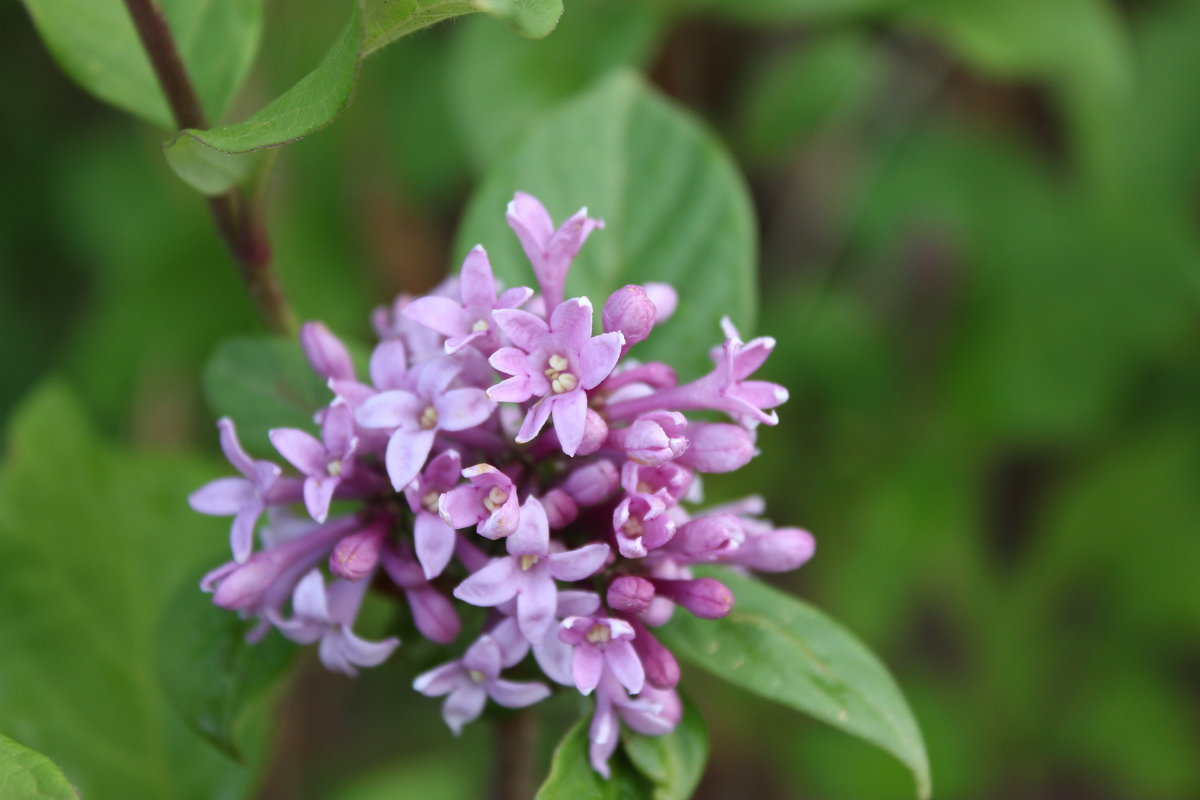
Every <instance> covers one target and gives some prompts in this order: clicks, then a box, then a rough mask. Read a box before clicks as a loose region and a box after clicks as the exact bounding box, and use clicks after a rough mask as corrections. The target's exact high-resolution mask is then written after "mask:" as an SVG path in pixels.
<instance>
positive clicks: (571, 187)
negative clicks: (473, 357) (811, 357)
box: [457, 72, 756, 377]
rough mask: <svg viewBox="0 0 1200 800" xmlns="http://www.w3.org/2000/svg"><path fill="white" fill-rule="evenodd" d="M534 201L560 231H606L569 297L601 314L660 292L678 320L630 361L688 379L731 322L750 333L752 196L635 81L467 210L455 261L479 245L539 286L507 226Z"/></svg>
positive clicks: (685, 123) (590, 103)
mask: <svg viewBox="0 0 1200 800" xmlns="http://www.w3.org/2000/svg"><path fill="white" fill-rule="evenodd" d="M515 190H521V191H526V192H529V193H531V194H533V195H535V196H537V197H538V198H539V199H540V200H541V201H542V202H543V203H545V205H546V208H547V209H548V210H549V211H550V213H551V215H552V216H553V217H554V218H555V220H556V221H561V220H563V219H564V218H565V217H566V216H567V215H570V214H572V213H574V212H575V211H577V210H578V209H579V208H580V207H581V206H587V208H588V210H589V213H590V214H591V215H592V216H594V217H600V218H602V219H604V221H605V224H606V227H605V229H604V230H601V231H597V232H595V233H593V234H592V236H591V238H590V239H588V242H587V244H586V245H585V246H584V248H583V250H582V252H581V253H580V255H579V257H578V258H577V259H576V261H575V265H574V267H572V269H571V273H570V276H569V279H568V281H567V296H568V297H572V296H578V295H587V296H589V297H590V298H591V299H592V301H593V303H595V304H596V306H597V307H599V306H601V305H603V303H604V300H605V298H607V296H608V295H609V293H611V292H612V291H614V290H616V289H618V288H620V287H621V286H623V285H625V284H628V283H642V282H645V281H665V282H668V283H671V284H673V285H674V286H675V288H676V289H677V290H678V291H679V297H680V302H679V309H678V311H677V312H676V314H675V316H674V317H673V318H672V319H671V320H670V321H669V322H668V323H667V325H666V326H665V327H664V329H663V330H661V331H655V332H654V333H653V334H652V335H651V336H650V338H649V339H648V340H647V341H646V342H645V343H643V344H639V345H638V346H637V347H635V348H634V350H633V353H634V355H636V356H637V357H638V358H641V359H652V358H658V359H666V360H669V361H670V362H671V363H672V364H675V365H677V366H678V367H679V368H680V374H681V377H691V376H692V375H698V374H700V373H702V372H704V371H706V370H707V369H708V368H710V366H711V365H710V363H709V361H708V358H707V352H708V346H709V345H711V344H716V343H717V342H718V340H719V339H720V338H721V336H720V329H719V328H718V322H719V320H720V318H721V316H722V315H723V314H728V315H729V316H731V317H732V318H733V320H734V321H735V322H736V323H737V324H738V325H739V326H741V328H742V331H743V333H744V334H746V333H749V331H750V330H751V329H752V327H753V323H754V312H755V249H756V248H755V234H754V223H753V215H752V212H751V207H750V199H749V197H748V193H747V191H746V187H745V185H744V183H743V182H742V179H741V177H740V176H739V175H738V173H737V170H736V169H735V168H734V166H733V164H732V163H731V162H730V160H729V158H728V156H727V155H726V154H725V152H724V151H723V150H722V148H721V146H720V145H719V144H718V143H717V142H716V141H715V140H714V139H713V137H712V136H711V135H710V134H709V133H708V132H707V131H705V130H704V129H703V128H702V127H700V125H698V124H697V123H696V121H695V120H694V119H693V118H692V117H691V116H690V115H688V114H687V113H686V112H684V111H682V110H680V109H679V108H677V107H676V106H674V105H673V104H672V103H670V102H669V101H667V100H665V99H664V98H662V97H661V96H660V95H659V94H658V93H657V92H655V91H654V90H652V89H651V88H650V87H649V86H647V85H646V84H645V83H644V82H643V81H642V80H641V79H640V78H638V77H636V76H634V75H632V74H628V73H624V72H622V73H618V74H616V75H613V76H611V77H610V78H608V79H606V80H605V81H604V82H603V83H601V84H599V85H598V86H597V87H596V88H594V89H592V90H591V91H589V92H588V93H587V94H585V95H583V96H581V97H579V98H577V99H574V100H572V101H570V102H569V103H567V104H566V105H564V106H561V107H559V108H557V109H555V110H554V111H552V112H551V113H549V114H547V115H546V116H545V117H543V118H542V119H541V121H540V122H539V123H538V124H537V125H535V126H534V127H533V128H532V130H530V132H529V135H528V136H527V137H526V138H525V139H524V141H522V143H521V144H520V146H519V147H518V148H517V149H516V151H515V152H513V153H512V154H511V155H510V156H509V157H507V158H504V159H502V160H500V161H498V162H497V163H496V164H494V165H493V167H492V169H491V170H490V171H489V172H488V174H487V176H486V178H485V180H484V182H483V185H482V186H481V188H480V189H479V191H478V192H477V193H476V194H475V196H474V197H473V198H472V200H471V203H470V205H469V207H468V209H467V213H466V218H465V222H464V224H463V226H462V228H461V229H460V230H459V233H458V248H457V249H458V252H460V253H461V254H463V255H464V256H465V255H466V253H467V251H468V250H469V249H470V247H472V246H473V245H475V244H476V243H483V244H484V246H485V247H486V248H487V250H488V253H489V255H490V256H491V262H492V266H493V268H494V269H495V270H496V273H497V275H499V276H500V277H501V278H502V279H503V280H504V281H505V282H506V283H508V285H510V286H519V285H525V286H528V285H532V282H533V274H532V270H531V268H530V267H529V262H528V261H527V259H526V258H525V255H524V253H523V252H522V251H521V248H520V245H519V244H518V243H517V240H516V237H515V236H514V235H513V233H512V231H511V230H510V229H509V228H508V226H507V225H506V224H505V221H504V209H505V206H506V204H507V203H508V201H509V200H510V199H512V196H513V192H514V191H515Z"/></svg>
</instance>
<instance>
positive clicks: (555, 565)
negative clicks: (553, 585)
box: [550, 544, 609, 581]
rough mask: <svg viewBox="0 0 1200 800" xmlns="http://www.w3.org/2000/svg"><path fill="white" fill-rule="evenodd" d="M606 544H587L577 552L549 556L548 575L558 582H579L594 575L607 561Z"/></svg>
mask: <svg viewBox="0 0 1200 800" xmlns="http://www.w3.org/2000/svg"><path fill="white" fill-rule="evenodd" d="M608 553H609V548H608V545H606V544H589V545H584V546H583V547H580V548H579V549H578V550H568V551H566V552H565V553H554V554H553V555H551V556H550V574H551V575H552V576H554V578H555V579H556V580H560V581H581V580H583V579H584V578H587V577H589V576H591V575H594V574H595V573H596V570H598V569H600V568H601V567H602V566H604V562H605V561H606V560H607V559H608Z"/></svg>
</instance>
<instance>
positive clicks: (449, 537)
mask: <svg viewBox="0 0 1200 800" xmlns="http://www.w3.org/2000/svg"><path fill="white" fill-rule="evenodd" d="M461 470H462V458H461V457H460V456H459V455H458V451H457V450H446V451H444V452H442V453H439V454H438V455H436V456H434V457H433V458H432V459H430V460H429V466H427V467H426V468H425V471H424V472H422V473H421V474H420V475H418V476H417V477H416V478H415V479H414V480H413V482H412V483H410V484H409V485H408V486H407V487H405V489H404V497H405V499H407V500H408V507H409V509H411V510H412V512H413V513H414V514H416V517H415V519H414V520H413V544H414V545H415V546H416V551H417V559H418V560H419V561H420V562H421V566H422V567H423V568H424V570H425V577H426V578H428V579H430V580H432V579H433V578H436V577H437V576H438V575H441V574H442V570H444V569H445V568H446V565H447V564H449V563H450V558H451V557H452V556H453V555H454V544H455V542H456V540H457V538H458V537H456V536H455V534H454V529H453V528H451V527H450V526H449V525H447V524H446V522H445V520H443V519H442V517H441V516H440V515H439V514H438V504H439V502H440V500H441V498H442V496H443V493H445V492H448V491H450V490H451V489H453V488H454V486H455V484H457V483H458V475H459V472H460V471H461Z"/></svg>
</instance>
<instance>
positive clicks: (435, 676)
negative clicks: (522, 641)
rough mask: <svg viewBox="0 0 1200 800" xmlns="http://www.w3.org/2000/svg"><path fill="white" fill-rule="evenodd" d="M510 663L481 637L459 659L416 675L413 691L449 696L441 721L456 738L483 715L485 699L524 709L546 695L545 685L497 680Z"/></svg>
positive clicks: (494, 643)
mask: <svg viewBox="0 0 1200 800" xmlns="http://www.w3.org/2000/svg"><path fill="white" fill-rule="evenodd" d="M522 655H523V654H522ZM513 663H516V662H515V661H510V659H509V658H506V657H505V652H504V650H503V649H502V648H501V646H500V643H499V642H497V641H496V639H494V638H493V637H492V636H490V635H488V634H484V635H483V636H481V637H480V638H479V639H478V640H477V641H476V642H475V643H474V644H473V645H471V646H470V647H469V648H467V652H466V653H465V654H463V657H462V659H461V660H459V661H451V662H450V663H449V664H443V665H442V666H440V667H435V668H434V669H431V670H430V671H429V672H426V673H423V674H421V675H418V676H417V679H416V680H415V681H413V688H414V689H416V690H417V691H418V692H420V693H421V694H423V695H425V696H427V697H441V696H442V695H449V696H448V697H447V698H446V702H445V703H443V704H442V718H443V719H444V720H446V724H447V725H449V726H450V730H452V731H454V735H455V736H457V735H458V734H460V733H462V727H463V725H465V724H467V723H468V722H470V721H471V720H473V719H475V718H476V717H478V716H479V715H480V714H481V713H483V707H484V705H486V704H487V700H488V698H489V697H490V698H491V699H492V700H494V701H496V702H497V703H499V704H500V705H502V706H506V707H508V708H524V707H525V706H530V705H533V704H534V703H536V702H538V701H540V700H543V699H545V698H546V697H549V696H550V689H549V688H548V687H547V686H546V685H545V684H542V683H520V682H516V681H507V680H504V679H503V678H501V677H500V670H501V669H503V668H504V667H507V666H512V664H513Z"/></svg>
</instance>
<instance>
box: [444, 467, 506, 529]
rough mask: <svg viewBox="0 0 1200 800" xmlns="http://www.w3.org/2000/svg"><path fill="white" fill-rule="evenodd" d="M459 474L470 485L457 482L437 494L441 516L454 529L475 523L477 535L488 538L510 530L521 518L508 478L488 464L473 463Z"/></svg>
mask: <svg viewBox="0 0 1200 800" xmlns="http://www.w3.org/2000/svg"><path fill="white" fill-rule="evenodd" d="M462 474H463V477H464V478H467V479H468V480H469V481H470V482H471V485H470V486H459V487H458V488H456V489H453V490H451V491H448V492H446V494H444V495H442V496H441V498H439V500H438V511H439V513H440V514H441V515H442V519H443V520H445V521H446V522H447V523H448V524H449V525H450V527H451V528H455V529H459V528H467V527H470V526H471V525H478V526H479V527H478V528H477V531H478V533H479V535H480V536H483V537H486V538H488V539H499V538H502V537H504V536H508V535H510V534H512V533H513V532H514V531H515V530H516V529H517V522H518V521H519V520H520V518H521V506H520V504H519V503H518V501H517V489H516V487H515V486H514V485H513V482H512V478H510V477H508V476H507V475H505V474H504V473H503V472H501V471H500V470H498V469H496V468H495V467H493V466H492V465H491V464H476V465H475V466H473V467H468V468H467V469H464V470H463V471H462Z"/></svg>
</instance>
